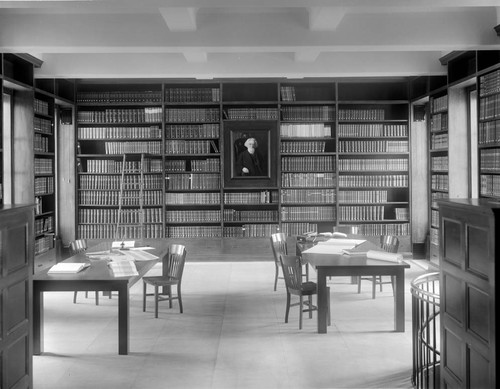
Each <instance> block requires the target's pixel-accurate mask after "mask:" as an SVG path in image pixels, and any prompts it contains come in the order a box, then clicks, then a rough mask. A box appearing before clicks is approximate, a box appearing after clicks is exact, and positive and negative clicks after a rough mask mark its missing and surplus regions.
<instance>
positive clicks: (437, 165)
mask: <svg viewBox="0 0 500 389" xmlns="http://www.w3.org/2000/svg"><path fill="white" fill-rule="evenodd" d="M431 170H440V171H448V156H447V155H444V156H439V157H432V158H431Z"/></svg>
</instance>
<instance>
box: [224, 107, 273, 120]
mask: <svg viewBox="0 0 500 389" xmlns="http://www.w3.org/2000/svg"><path fill="white" fill-rule="evenodd" d="M224 117H225V118H226V119H229V120H278V109H277V108H265V107H256V108H228V109H227V110H226V111H224Z"/></svg>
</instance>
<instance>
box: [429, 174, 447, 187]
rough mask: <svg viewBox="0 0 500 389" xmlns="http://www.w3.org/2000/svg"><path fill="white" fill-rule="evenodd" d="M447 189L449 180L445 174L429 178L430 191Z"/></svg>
mask: <svg viewBox="0 0 500 389" xmlns="http://www.w3.org/2000/svg"><path fill="white" fill-rule="evenodd" d="M448 187H449V178H448V175H447V174H433V175H432V176H431V189H432V190H444V191H447V190H448Z"/></svg>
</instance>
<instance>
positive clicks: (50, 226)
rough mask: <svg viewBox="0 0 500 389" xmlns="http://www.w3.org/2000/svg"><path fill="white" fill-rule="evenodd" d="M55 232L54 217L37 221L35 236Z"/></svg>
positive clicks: (45, 217)
mask: <svg viewBox="0 0 500 389" xmlns="http://www.w3.org/2000/svg"><path fill="white" fill-rule="evenodd" d="M53 231H54V216H44V217H41V218H37V219H35V235H40V234H43V233H45V232H53Z"/></svg>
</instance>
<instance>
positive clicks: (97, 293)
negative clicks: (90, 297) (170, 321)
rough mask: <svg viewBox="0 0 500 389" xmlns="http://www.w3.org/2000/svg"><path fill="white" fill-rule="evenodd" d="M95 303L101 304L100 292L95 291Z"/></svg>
mask: <svg viewBox="0 0 500 389" xmlns="http://www.w3.org/2000/svg"><path fill="white" fill-rule="evenodd" d="M95 305H99V292H98V291H97V290H96V291H95Z"/></svg>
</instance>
